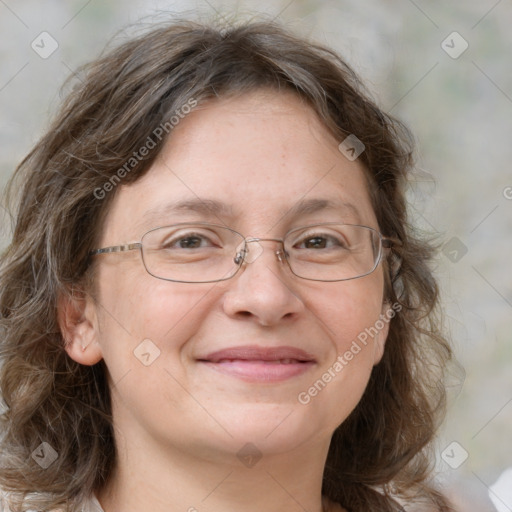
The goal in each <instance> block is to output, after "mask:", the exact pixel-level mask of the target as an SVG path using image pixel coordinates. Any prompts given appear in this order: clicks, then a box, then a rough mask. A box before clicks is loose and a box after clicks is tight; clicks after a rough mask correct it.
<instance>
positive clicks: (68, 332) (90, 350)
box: [57, 288, 103, 366]
mask: <svg viewBox="0 0 512 512" xmlns="http://www.w3.org/2000/svg"><path fill="white" fill-rule="evenodd" d="M96 310H97V309H96V305H95V304H94V301H93V299H92V297H91V296H90V295H88V294H87V293H86V292H84V291H83V290H81V289H78V290H77V289H76V288H73V289H72V290H71V292H70V293H65V294H61V295H59V298H58V299H57V320H58V323H59V327H60V330H61V333H62V337H63V338H64V348H65V350H66V352H67V354H68V355H69V357H71V359H73V360H74V361H76V362H77V363H80V364H83V365H86V366H92V365H93V364H96V363H97V362H99V361H101V359H102V357H103V354H102V352H101V347H100V345H99V343H98V340H97V336H98V321H97V316H96Z"/></svg>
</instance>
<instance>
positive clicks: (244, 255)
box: [234, 237, 287, 265]
mask: <svg viewBox="0 0 512 512" xmlns="http://www.w3.org/2000/svg"><path fill="white" fill-rule="evenodd" d="M253 242H256V243H255V245H254V246H253V247H256V249H254V250H252V251H251V250H250V249H249V244H250V243H253ZM259 242H279V243H280V244H281V247H282V248H281V249H277V250H276V251H275V255H276V256H277V259H278V261H279V262H280V263H284V262H285V261H286V259H287V257H286V251H285V250H284V241H283V240H282V239H281V238H254V237H249V238H246V239H245V240H244V241H243V242H242V244H241V245H240V246H239V249H237V252H236V255H235V258H234V262H235V263H236V264H237V265H241V264H242V263H252V262H254V261H256V260H257V259H258V258H259V257H260V256H261V254H263V246H262V245H261V244H260V243H259Z"/></svg>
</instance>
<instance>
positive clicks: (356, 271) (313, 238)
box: [89, 222, 393, 283]
mask: <svg viewBox="0 0 512 512" xmlns="http://www.w3.org/2000/svg"><path fill="white" fill-rule="evenodd" d="M261 242H274V243H278V244H279V245H280V247H279V248H278V249H276V250H275V254H276V256H277V259H278V260H279V261H280V262H282V263H286V264H287V266H288V268H289V269H290V270H291V272H292V273H293V274H294V275H295V276H297V277H300V278H302V279H308V280H311V281H324V282H331V281H346V280H349V279H357V278H359V277H363V276H366V275H368V274H371V273H372V272H373V271H374V270H375V269H376V268H377V266H378V264H379V262H380V261H381V258H382V255H383V251H384V249H387V248H390V247H391V246H392V245H393V241H392V240H391V239H389V238H386V237H384V236H383V235H382V234H381V233H379V232H378V231H377V230H375V229H373V228H371V227H368V226H361V225H356V224H342V223H336V222H326V223H322V224H314V225H310V226H304V227H299V228H294V229H292V230H290V231H288V232H287V233H286V235H285V236H284V238H282V239H281V238H254V237H250V238H246V237H244V236H243V235H242V234H240V233H238V232H237V231H235V230H233V229H231V228H228V227H226V226H222V225H217V224H210V223H206V222H196V223H180V224H173V225H171V226H163V227H158V228H154V229H151V230H150V231H148V232H146V233H145V234H144V235H143V236H142V238H141V240H140V242H136V243H131V244H125V245H116V246H111V247H104V248H101V249H95V250H93V251H91V252H90V253H89V254H90V255H91V256H93V255H99V254H108V253H115V252H125V251H132V250H136V249H139V250H140V251H141V255H142V261H143V264H144V267H145V268H146V270H147V272H148V273H149V274H151V275H152V276H154V277H156V278H158V279H164V280H166V281H174V282H180V283H212V282H217V281H225V280H226V279H231V278H232V277H233V276H235V275H236V274H237V272H238V271H239V270H240V268H241V267H242V266H243V265H244V263H251V262H253V261H255V260H256V259H257V258H258V257H259V256H260V255H261V253H262V252H263V246H262V245H261Z"/></svg>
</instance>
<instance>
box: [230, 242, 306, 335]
mask: <svg viewBox="0 0 512 512" xmlns="http://www.w3.org/2000/svg"><path fill="white" fill-rule="evenodd" d="M261 242H269V243H273V249H274V250H273V251H265V250H264V247H263V244H262V243H261ZM276 242H279V243H281V240H279V239H273V238H270V239H269V238H266V239H262V238H248V239H246V243H245V246H244V249H245V250H242V251H239V252H238V254H237V257H239V258H240V257H242V258H243V259H244V262H243V265H242V268H241V269H240V270H239V272H238V274H237V275H236V276H235V277H234V278H233V279H231V280H229V281H227V282H226V283H229V284H227V286H228V289H227V290H226V293H225V295H224V300H223V309H224V311H225V313H226V314H227V315H229V316H231V317H234V318H235V317H237V318H249V319H252V320H254V321H256V322H258V323H259V324H260V325H264V326H271V325H275V324H278V323H279V322H281V321H283V320H288V319H290V320H291V319H292V318H294V317H297V316H298V315H299V314H300V312H301V311H303V309H304V304H303V302H302V300H301V298H300V297H299V295H298V294H297V292H296V291H295V290H294V289H293V283H292V282H291V281H290V278H289V276H290V275H291V272H290V270H289V268H287V265H286V259H285V255H284V248H283V246H282V243H281V246H279V247H276Z"/></svg>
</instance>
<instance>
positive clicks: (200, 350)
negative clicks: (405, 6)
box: [59, 91, 387, 512]
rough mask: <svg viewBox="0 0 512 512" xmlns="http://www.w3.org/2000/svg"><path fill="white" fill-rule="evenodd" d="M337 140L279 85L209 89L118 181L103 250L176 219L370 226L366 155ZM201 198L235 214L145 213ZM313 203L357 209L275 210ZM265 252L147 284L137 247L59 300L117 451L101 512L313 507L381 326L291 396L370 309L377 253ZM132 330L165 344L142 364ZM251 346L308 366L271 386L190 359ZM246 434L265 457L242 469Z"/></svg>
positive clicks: (376, 297)
mask: <svg viewBox="0 0 512 512" xmlns="http://www.w3.org/2000/svg"><path fill="white" fill-rule="evenodd" d="M338 144H339V141H336V140H335V139H334V138H333V137H332V136H331V135H330V134H329V132H327V130H326V128H325V127H324V126H323V125H322V124H321V122H320V121H319V120H318V119H317V117H316V115H315V113H314V112H313V111H312V109H311V108H310V107H308V106H307V105H306V104H304V103H303V102H302V101H301V100H300V99H299V98H298V97H296V96H295V95H293V94H291V93H279V94H276V93H275V92H268V91H258V92H255V93H252V94H250V95H247V94H246V95H244V96H241V97H238V98H229V99H221V100H215V101H210V102H208V103H206V104H204V105H203V106H201V107H198V108H196V109H195V110H194V111H193V112H192V113H190V114H189V115H188V116H187V117H185V118H184V119H183V120H182V121H180V124H179V125H178V126H177V127H175V128H174V130H173V132H172V134H171V137H170V139H169V142H168V143H167V146H166V147H165V148H164V150H163V151H162V153H161V155H160V156H159V158H158V159H157V160H156V162H155V163H154V164H153V166H152V168H151V169H150V170H149V171H148V173H147V174H146V175H145V176H144V177H142V178H141V179H139V180H138V181H137V182H135V183H134V184H131V185H129V186H124V185H121V186H119V187H118V188H117V190H116V196H115V198H114V201H113V204H112V206H111V208H110V211H109V212H108V215H107V217H106V221H105V224H104V226H103V230H102V236H101V244H100V247H105V246H110V245H118V244H123V243H131V242H137V241H139V240H140V238H141V236H142V235H143V234H144V233H145V232H146V231H148V230H149V229H151V228H154V227H157V226H159V225H165V224H171V223H177V222H187V221H192V222H193V221H205V222H206V221H209V222H214V223H220V222H222V223H225V225H227V226H229V227H231V228H233V229H236V230H237V231H239V232H241V233H243V234H244V235H245V236H246V237H249V236H259V237H267V238H269V237H273V238H281V237H282V236H284V234H285V233H286V232H287V231H288V230H290V229H292V228H294V227H298V226H304V225H308V224H313V223H317V222H334V221H338V222H346V223H353V224H363V225H367V226H370V227H374V228H376V229H378V222H377V219H376V217H375V213H374V211H373V209H372V206H371V202H370V198H369V194H368V191H367V186H366V181H365V176H364V171H363V168H362V166H361V164H360V163H359V162H358V161H357V160H356V161H354V162H351V161H349V160H348V159H346V158H345V157H344V156H343V155H342V154H341V153H340V152H339V150H338V148H337V145H338ZM197 198H201V199H202V200H204V199H215V200H217V201H221V202H223V203H225V204H226V205H228V206H229V207H230V208H231V210H232V211H231V214H230V215H228V214H227V213H228V212H225V213H223V214H219V215H218V216H213V217H208V216H205V215H204V214H200V213H197V212H181V213H179V214H173V215H160V217H158V218H153V219H152V220H150V221H149V222H146V223H144V222H143V221H142V218H143V216H144V214H145V213H146V212H147V211H148V210H150V209H152V208H154V207H155V206H156V205H160V204H166V203H168V202H173V201H176V200H182V199H197ZM312 198H315V199H335V200H336V199H337V200H339V199H341V200H342V201H344V202H349V203H352V204H353V205H355V206H356V209H357V214H356V212H352V211H351V210H346V209H329V210H322V211H318V212H314V213H310V214H303V215H300V216H292V215H289V214H287V213H288V212H289V211H290V209H291V208H292V207H293V206H294V205H295V204H296V203H297V202H298V201H299V200H301V199H312ZM262 247H263V248H264V251H263V252H262V253H261V254H260V255H259V257H257V258H256V259H255V261H253V262H252V263H250V264H248V265H245V266H244V267H243V268H242V269H241V271H240V272H239V273H238V274H237V275H236V276H235V277H234V278H232V279H230V280H228V281H224V282H219V283H208V284H186V283H175V282H169V281H164V280H161V279H156V278H155V277H153V276H151V275H149V274H148V273H147V272H146V271H145V269H144V266H143V264H142V261H141V256H140V252H139V251H138V250H135V251H131V252H125V253H118V254H106V255H101V256H97V258H98V261H97V265H98V267H97V293H96V295H95V297H91V296H90V295H86V296H85V297H84V298H83V299H82V300H78V299H76V300H75V301H74V302H73V303H71V302H66V301H65V300H62V301H61V303H60V307H59V321H60V325H61V329H62V332H63V334H64V337H65V339H66V340H67V342H68V344H67V352H68V354H69V356H70V357H71V358H73V359H74V360H76V361H78V362H79V363H81V364H85V365H92V364H95V363H97V362H98V361H100V360H101V359H104V360H105V362H106V365H107V367H108V371H109V379H110V383H111V389H112V407H113V418H114V429H115V435H116V443H117V448H118V453H119V458H118V461H117V465H116V469H115V472H114V474H113V476H112V478H111V479H110V481H109V482H108V484H107V485H106V486H105V488H104V489H102V490H100V491H99V492H98V493H97V495H98V498H99V501H100V503H101V504H102V506H103V508H104V509H105V511H106V512H117V511H123V512H131V511H140V510H151V511H152V512H160V511H162V512H164V511H165V512H168V511H169V510H182V511H188V510H190V511H192V510H193V509H196V510H198V511H208V512H209V511H211V512H217V511H218V512H220V511H223V512H225V511H231V510H233V511H234V510H237V511H247V512H256V511H258V512H260V511H261V510H265V511H268V512H273V511H276V512H277V511H280V512H281V511H283V510H287V511H289V512H295V511H297V512H298V511H301V512H302V511H303V510H308V511H310V512H320V511H321V510H322V496H321V482H322V472H323V467H324V464H325V458H326V456H327V451H328V447H329V441H330V438H331V435H332V433H333V431H334V430H335V429H336V427H337V426H338V425H340V424H341V423H342V422H343V421H344V420H345V418H346V417H347V416H348V415H349V413H350V412H351V411H352V410H353V409H354V408H355V406H356V405H357V403H358V401H359V400H360V398H361V396H362V393H363V391H364V389H365V387H366V385H367V382H368V379H369V376H370V373H371V371H372V368H373V366H374V365H375V364H377V363H378V362H379V360H380V359H381V356H382V352H383V349H384V343H385V339H386V335H387V326H386V327H385V328H384V329H382V330H381V331H380V332H379V334H378V335H376V336H375V338H370V340H369V342H368V344H367V345H366V346H365V347H362V350H361V351H360V352H359V353H358V354H357V355H355V356H354V358H353V359H352V360H351V361H350V362H349V363H348V364H347V365H346V366H345V367H344V368H343V370H342V371H341V372H339V373H337V375H336V377H335V378H334V379H332V381H331V382H330V383H329V384H328V385H327V386H325V388H324V389H323V390H322V391H321V392H319V393H318V395H317V396H315V397H314V398H312V399H311V401H310V402H309V403H308V404H306V405H304V404H302V403H300V402H299V401H298V399H297V397H298V395H299V393H300V392H303V391H306V390H307V389H308V388H309V387H310V386H311V385H312V383H314V382H315V381H316V380H317V379H318V378H320V376H321V375H322V374H323V373H324V372H325V371H326V370H327V369H328V368H329V367H331V366H332V364H333V362H334V361H335V360H336V358H337V357H338V356H339V355H341V354H344V353H345V352H346V351H347V350H348V349H349V348H350V346H351V344H352V341H353V340H354V339H356V337H357V335H358V334H359V333H361V332H362V331H364V329H365V328H367V327H370V326H373V325H374V324H375V322H376V321H377V320H378V319H379V315H380V314H381V313H383V311H384V305H383V286H384V280H383V270H382V265H379V266H378V267H377V269H376V270H375V271H374V272H373V273H372V274H370V275H367V276H365V277H363V278H359V279H354V280H349V281H343V282H332V283H323V282H314V281H307V280H303V279H300V278H298V277H296V276H294V275H293V274H291V273H290V271H289V269H288V268H287V267H286V265H283V264H282V263H281V262H279V261H278V259H277V258H276V256H275V253H274V252H273V250H272V249H274V248H275V245H274V243H273V242H262ZM276 248H277V247H276ZM144 339H150V340H151V341H152V343H154V345H156V346H157V347H158V349H159V350H160V355H159V357H158V358H156V359H155V360H154V362H152V364H150V365H149V366H145V365H143V364H141V362H140V361H139V360H138V359H137V358H136V357H135V356H134V350H135V349H136V347H137V346H138V345H139V344H140V343H141V341H142V340H144ZM246 344H251V345H259V346H264V347H275V346H280V345H288V346H293V347H298V348H301V349H303V350H305V351H307V352H309V353H311V354H313V355H314V357H315V361H316V362H315V364H314V365H313V366H312V367H311V368H310V369H309V370H308V371H306V372H305V373H303V374H301V375H299V376H296V377H293V378H290V379H287V380H284V381H280V382H277V383H275V382H274V383H272V384H268V383H261V382H260V383H258V382H256V383H254V382H246V381H244V380H241V379H239V378H236V377H233V376H231V375H226V374H223V373H220V372H218V371H215V370H212V369H210V368H207V367H205V365H203V364H200V363H199V362H198V361H197V358H198V357H200V356H202V355H203V356H204V355H205V354H207V353H209V352H212V351H214V350H219V349H224V348H227V347H232V346H236V345H246ZM83 347H84V348H83ZM247 443H251V445H250V446H251V448H249V451H251V450H252V453H253V455H257V456H258V457H259V456H261V458H260V459H259V460H258V461H257V462H256V463H255V464H254V463H253V462H254V460H255V459H254V460H253V461H252V462H251V464H252V465H251V467H249V465H247V464H244V463H242V462H241V460H240V459H239V458H238V457H237V456H236V454H237V452H239V450H240V449H241V448H242V447H243V446H244V445H246V444H247ZM324 505H325V506H326V508H327V509H331V510H339V508H336V507H335V506H334V505H333V504H332V503H327V502H325V503H324Z"/></svg>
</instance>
